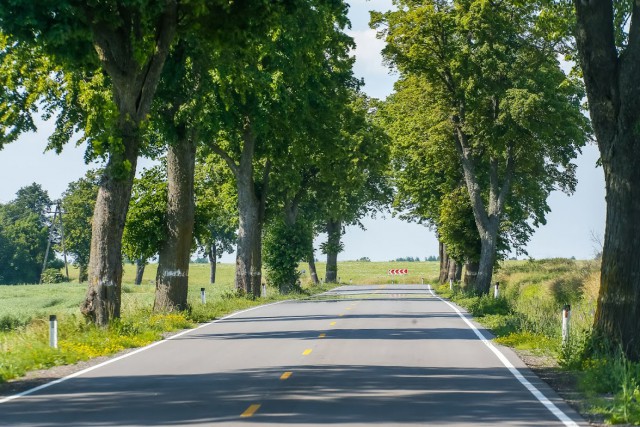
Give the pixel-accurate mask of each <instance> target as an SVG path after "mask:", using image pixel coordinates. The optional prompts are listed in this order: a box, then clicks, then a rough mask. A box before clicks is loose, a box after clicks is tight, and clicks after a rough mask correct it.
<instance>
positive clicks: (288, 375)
mask: <svg viewBox="0 0 640 427" xmlns="http://www.w3.org/2000/svg"><path fill="white" fill-rule="evenodd" d="M291 374H293V372H290V371H287V372H285V373H284V374H282V375H280V379H281V380H288V379H289V377H290V376H291Z"/></svg>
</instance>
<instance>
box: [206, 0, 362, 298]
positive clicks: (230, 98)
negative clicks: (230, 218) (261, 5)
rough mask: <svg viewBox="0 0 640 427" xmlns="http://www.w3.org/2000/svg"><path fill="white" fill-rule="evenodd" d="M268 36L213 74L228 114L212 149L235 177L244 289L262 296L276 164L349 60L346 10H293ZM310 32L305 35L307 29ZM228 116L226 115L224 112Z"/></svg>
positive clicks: (243, 47)
mask: <svg viewBox="0 0 640 427" xmlns="http://www.w3.org/2000/svg"><path fill="white" fill-rule="evenodd" d="M268 24H269V26H268V28H265V31H263V32H261V33H254V34H253V37H252V38H250V39H249V40H246V41H245V42H244V43H241V44H237V45H235V46H228V48H226V49H224V50H222V51H219V52H217V56H216V59H215V61H216V64H217V65H216V67H215V71H214V73H213V75H214V78H215V81H216V84H217V86H218V89H217V94H218V96H219V99H220V104H221V105H222V106H223V108H222V109H221V110H222V111H221V112H222V114H220V115H219V117H218V122H219V123H220V127H219V128H218V129H215V131H214V132H212V135H211V138H210V142H209V143H208V146H209V147H210V149H211V150H212V151H213V152H214V153H216V154H218V155H219V156H221V158H222V159H224V160H225V162H226V163H227V164H228V166H229V168H230V170H231V171H232V172H233V174H234V177H235V181H236V184H237V192H238V211H239V222H238V245H237V257H236V287H237V288H239V289H243V290H244V291H245V292H247V293H252V294H253V295H259V293H260V285H261V277H262V230H263V226H264V224H265V221H266V207H267V206H266V205H267V197H268V194H269V188H270V179H271V171H272V168H273V166H274V162H278V161H286V157H284V156H283V154H284V153H287V152H288V150H289V147H290V146H291V144H292V141H295V140H298V141H300V138H299V135H301V134H303V133H304V131H305V129H306V128H307V125H308V123H309V121H311V120H313V119H314V118H313V116H312V115H311V113H312V112H313V111H315V110H313V109H312V108H310V107H311V106H312V104H313V102H314V98H313V95H314V94H315V93H317V85H318V84H319V83H321V80H320V79H319V76H320V77H321V76H323V75H325V74H326V73H327V69H330V70H340V69H341V67H335V65H336V63H339V62H341V61H344V58H347V59H348V50H349V48H350V47H351V46H352V41H351V38H350V37H348V36H346V35H345V34H344V33H343V32H342V29H343V28H344V27H345V26H346V24H347V19H346V6H345V4H344V3H343V2H341V1H339V2H330V3H327V2H321V1H312V0H305V1H299V2H296V7H285V8H283V9H282V10H281V11H280V13H278V14H275V15H274V16H273V20H272V21H270V22H268ZM301 27H304V28H305V31H304V32H303V33H300V32H299V31H298V29H299V28H301ZM219 112H220V111H219Z"/></svg>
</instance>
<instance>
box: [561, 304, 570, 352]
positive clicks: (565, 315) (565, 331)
mask: <svg viewBox="0 0 640 427" xmlns="http://www.w3.org/2000/svg"><path fill="white" fill-rule="evenodd" d="M570 323H571V306H570V305H569V304H567V305H565V306H564V307H563V308H562V346H563V347H565V346H566V345H567V344H569V328H570Z"/></svg>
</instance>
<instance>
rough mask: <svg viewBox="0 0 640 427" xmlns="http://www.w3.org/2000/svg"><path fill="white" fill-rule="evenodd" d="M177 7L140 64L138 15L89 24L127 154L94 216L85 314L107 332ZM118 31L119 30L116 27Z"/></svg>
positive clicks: (106, 183) (172, 4)
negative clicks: (146, 126)
mask: <svg viewBox="0 0 640 427" xmlns="http://www.w3.org/2000/svg"><path fill="white" fill-rule="evenodd" d="M177 16H178V6H177V2H176V1H175V0H167V1H166V2H165V3H164V10H163V12H162V14H161V16H159V18H158V21H157V23H156V26H155V27H156V28H155V31H154V33H155V34H154V41H155V46H154V49H152V50H149V52H151V53H150V55H149V56H147V57H146V58H143V61H142V63H141V61H140V58H139V53H140V50H139V49H137V47H138V46H134V44H135V42H136V41H137V39H138V37H137V36H134V35H133V34H132V33H131V31H132V29H133V28H135V29H138V28H141V27H142V25H141V23H140V22H139V19H140V16H139V14H129V15H127V16H121V18H122V19H123V22H122V24H121V25H120V26H119V27H115V28H114V27H113V26H111V25H105V23H104V22H101V21H100V20H99V19H96V20H94V21H92V22H91V23H90V25H91V30H92V37H93V44H94V47H95V49H96V52H97V54H98V58H99V60H100V63H101V65H102V67H103V69H104V70H105V72H106V73H107V74H108V75H109V77H110V78H111V85H112V94H113V100H114V103H115V105H116V108H117V110H118V123H117V137H118V138H119V139H120V141H121V142H122V150H120V149H118V150H112V151H110V153H109V160H108V162H107V166H106V168H105V170H104V172H103V176H102V178H101V184H100V188H99V190H98V196H97V199H96V204H95V208H94V213H93V223H92V228H91V230H92V236H91V254H90V256H89V286H88V289H87V294H86V297H85V300H84V302H83V303H82V306H81V311H82V313H83V314H84V315H85V316H87V317H88V318H90V319H91V320H92V321H93V322H94V323H96V324H98V325H102V326H105V325H107V324H108V323H109V320H110V319H112V318H117V317H120V297H121V285H122V232H123V230H124V223H125V219H126V216H127V210H128V208H129V199H130V198H131V186H132V184H133V177H134V176H135V172H136V164H137V162H138V151H139V148H140V145H141V142H142V129H141V125H142V123H143V122H144V121H145V120H147V116H148V114H149V111H150V109H151V102H152V101H153V98H154V95H155V93H156V88H157V86H158V82H159V81H160V75H161V73H162V69H163V68H164V63H165V61H166V59H167V56H168V55H169V49H170V47H171V43H172V42H173V39H174V36H175V33H176V28H177ZM116 25H117V24H116Z"/></svg>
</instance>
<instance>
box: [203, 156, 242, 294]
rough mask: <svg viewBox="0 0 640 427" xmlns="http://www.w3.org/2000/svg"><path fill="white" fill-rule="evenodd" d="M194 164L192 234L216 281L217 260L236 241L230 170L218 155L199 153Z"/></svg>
mask: <svg viewBox="0 0 640 427" xmlns="http://www.w3.org/2000/svg"><path fill="white" fill-rule="evenodd" d="M202 157H204V158H202V159H201V160H200V161H199V162H198V163H196V171H195V174H196V179H195V182H196V189H195V195H196V214H195V229H194V236H195V240H196V243H197V245H198V247H199V248H200V250H201V251H202V252H203V253H204V254H205V255H206V257H207V259H208V260H209V266H210V274H209V281H210V282H211V283H215V282H216V263H217V261H218V259H219V258H220V257H221V256H222V255H223V254H224V253H225V252H232V251H233V247H234V245H235V243H236V241H237V236H236V230H237V228H238V206H237V205H238V197H237V194H236V183H235V181H234V177H233V175H232V174H231V171H230V170H229V169H228V168H227V167H226V165H224V164H223V163H222V162H221V160H220V159H219V158H218V156H215V155H208V156H202Z"/></svg>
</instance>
